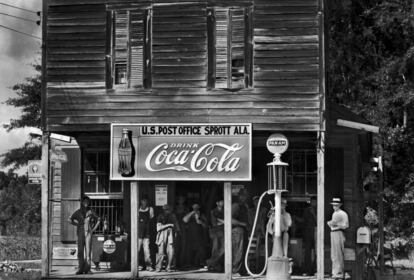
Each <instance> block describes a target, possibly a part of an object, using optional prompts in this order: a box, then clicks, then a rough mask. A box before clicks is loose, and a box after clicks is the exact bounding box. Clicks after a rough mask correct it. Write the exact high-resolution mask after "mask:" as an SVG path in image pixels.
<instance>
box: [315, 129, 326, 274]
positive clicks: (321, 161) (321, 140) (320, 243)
mask: <svg viewBox="0 0 414 280" xmlns="http://www.w3.org/2000/svg"><path fill="white" fill-rule="evenodd" d="M317 165H318V189H317V194H318V200H317V203H318V207H317V233H316V248H317V249H316V269H317V279H318V280H322V279H323V278H324V274H325V267H324V261H325V256H324V250H325V248H324V239H325V237H324V229H325V132H323V131H319V132H318V147H317Z"/></svg>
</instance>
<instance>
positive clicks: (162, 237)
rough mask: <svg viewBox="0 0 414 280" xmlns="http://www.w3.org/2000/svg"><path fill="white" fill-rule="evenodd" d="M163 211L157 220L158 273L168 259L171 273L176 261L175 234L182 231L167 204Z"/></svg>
mask: <svg viewBox="0 0 414 280" xmlns="http://www.w3.org/2000/svg"><path fill="white" fill-rule="evenodd" d="M162 209H163V212H162V213H161V214H160V215H159V216H158V218H157V238H156V241H155V244H157V245H158V254H157V261H156V262H157V264H156V271H157V272H160V271H161V269H162V266H163V262H164V259H165V257H167V267H166V270H167V272H171V271H172V264H173V260H174V242H175V233H176V232H178V231H180V226H179V224H178V221H177V218H176V217H175V215H174V214H173V213H172V212H171V209H170V206H169V205H168V204H165V205H164V206H163V207H162Z"/></svg>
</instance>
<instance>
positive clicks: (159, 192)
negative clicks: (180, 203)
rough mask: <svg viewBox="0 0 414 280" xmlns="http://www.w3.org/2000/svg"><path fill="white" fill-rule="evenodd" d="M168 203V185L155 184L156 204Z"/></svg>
mask: <svg viewBox="0 0 414 280" xmlns="http://www.w3.org/2000/svg"><path fill="white" fill-rule="evenodd" d="M167 203H168V187H167V185H155V206H163V205H165V204H167Z"/></svg>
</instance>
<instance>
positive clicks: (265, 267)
mask: <svg viewBox="0 0 414 280" xmlns="http://www.w3.org/2000/svg"><path fill="white" fill-rule="evenodd" d="M271 193H273V192H272V191H266V192H264V193H263V194H262V195H261V196H260V199H259V202H258V203H257V209H256V215H255V217H254V223H253V228H252V233H251V234H250V238H249V244H248V245H247V252H246V256H245V258H244V265H245V267H246V270H247V273H249V274H250V276H252V277H258V276H262V275H263V274H264V273H265V271H266V269H267V258H268V257H269V252H268V250H269V249H268V243H267V242H268V240H267V238H268V233H269V229H268V227H266V236H265V252H266V253H265V255H266V260H265V265H264V267H263V270H262V271H261V272H260V273H259V274H254V273H253V272H251V271H250V269H249V261H248V258H249V250H250V246H251V245H252V239H253V237H254V231H255V229H256V224H257V218H258V216H259V209H260V204H261V203H262V200H263V197H264V196H265V195H267V194H271ZM257 249H258V248H257Z"/></svg>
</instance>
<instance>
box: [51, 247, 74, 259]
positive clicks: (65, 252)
mask: <svg viewBox="0 0 414 280" xmlns="http://www.w3.org/2000/svg"><path fill="white" fill-rule="evenodd" d="M52 254H53V259H56V260H62V259H63V260H76V259H77V258H78V248H77V247H76V246H74V247H53V251H52Z"/></svg>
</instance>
